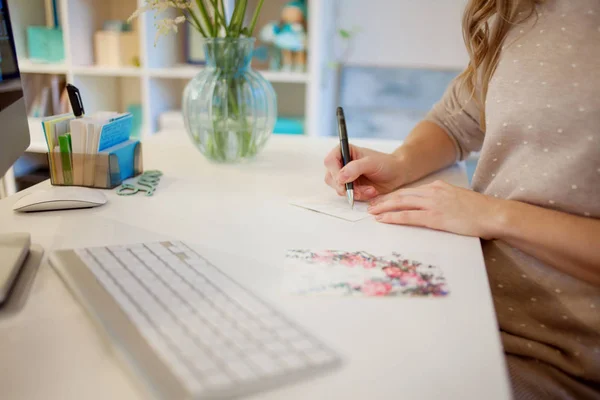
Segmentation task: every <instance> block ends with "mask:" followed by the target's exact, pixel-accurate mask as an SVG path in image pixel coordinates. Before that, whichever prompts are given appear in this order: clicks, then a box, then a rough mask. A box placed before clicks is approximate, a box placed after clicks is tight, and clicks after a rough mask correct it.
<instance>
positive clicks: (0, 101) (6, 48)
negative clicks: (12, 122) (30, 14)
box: [0, 0, 23, 111]
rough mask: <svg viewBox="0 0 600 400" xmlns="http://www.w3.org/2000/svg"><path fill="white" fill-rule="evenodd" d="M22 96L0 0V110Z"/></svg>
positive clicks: (4, 6)
mask: <svg viewBox="0 0 600 400" xmlns="http://www.w3.org/2000/svg"><path fill="white" fill-rule="evenodd" d="M21 97H23V90H22V89H21V75H20V74H19V66H18V64H17V52H16V50H15V41H14V38H13V33H12V26H11V24H10V15H9V11H8V4H7V2H6V0H0V111H2V110H4V109H5V108H6V107H8V106H10V105H11V104H13V103H14V102H15V101H17V100H19V99H20V98H21Z"/></svg>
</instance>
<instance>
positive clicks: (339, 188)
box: [325, 171, 346, 196]
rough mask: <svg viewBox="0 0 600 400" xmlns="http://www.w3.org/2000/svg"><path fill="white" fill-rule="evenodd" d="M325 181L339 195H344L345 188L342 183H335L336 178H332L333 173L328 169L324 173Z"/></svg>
mask: <svg viewBox="0 0 600 400" xmlns="http://www.w3.org/2000/svg"><path fill="white" fill-rule="evenodd" d="M325 183H326V184H327V185H329V186H331V187H332V188H333V189H334V190H335V191H336V192H337V194H339V195H340V196H345V195H346V188H345V187H344V186H343V185H340V184H338V183H337V180H335V179H334V178H333V175H332V174H331V172H330V171H327V172H326V173H325Z"/></svg>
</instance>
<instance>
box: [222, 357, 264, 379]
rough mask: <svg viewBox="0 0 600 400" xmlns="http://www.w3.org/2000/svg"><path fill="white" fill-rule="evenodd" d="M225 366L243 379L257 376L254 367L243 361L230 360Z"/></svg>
mask: <svg viewBox="0 0 600 400" xmlns="http://www.w3.org/2000/svg"><path fill="white" fill-rule="evenodd" d="M225 366H226V367H227V368H228V369H229V370H230V371H231V372H232V373H233V374H234V375H235V376H236V377H237V378H238V379H240V380H242V381H248V380H252V379H255V378H256V377H257V376H256V373H254V371H253V370H252V368H250V366H249V365H248V364H246V363H245V362H243V361H230V362H228V363H227V364H225Z"/></svg>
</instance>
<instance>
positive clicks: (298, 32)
mask: <svg viewBox="0 0 600 400" xmlns="http://www.w3.org/2000/svg"><path fill="white" fill-rule="evenodd" d="M306 19H307V7H306V0H294V1H291V2H289V3H287V4H286V5H285V6H284V7H283V10H282V11H281V21H280V22H279V23H277V22H271V23H269V24H267V25H266V26H265V27H264V28H263V29H262V31H261V34H260V39H261V40H262V41H264V42H266V43H271V44H273V45H274V46H275V47H277V48H278V49H280V50H281V55H282V57H281V62H282V66H281V69H282V70H283V71H292V70H294V71H297V72H304V71H305V70H306V48H307V35H306Z"/></svg>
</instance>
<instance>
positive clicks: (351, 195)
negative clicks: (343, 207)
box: [346, 189, 354, 209]
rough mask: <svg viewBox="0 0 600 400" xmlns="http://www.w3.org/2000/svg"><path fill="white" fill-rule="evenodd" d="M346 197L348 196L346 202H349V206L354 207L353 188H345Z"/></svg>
mask: <svg viewBox="0 0 600 400" xmlns="http://www.w3.org/2000/svg"><path fill="white" fill-rule="evenodd" d="M346 197H348V204H350V208H351V209H354V190H352V189H349V190H346Z"/></svg>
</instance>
